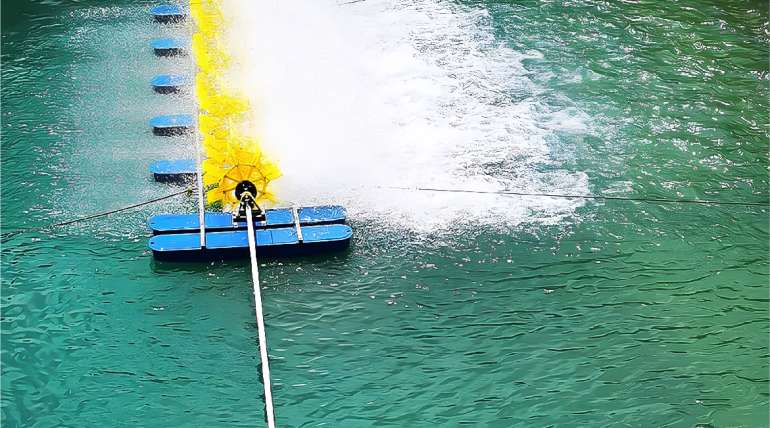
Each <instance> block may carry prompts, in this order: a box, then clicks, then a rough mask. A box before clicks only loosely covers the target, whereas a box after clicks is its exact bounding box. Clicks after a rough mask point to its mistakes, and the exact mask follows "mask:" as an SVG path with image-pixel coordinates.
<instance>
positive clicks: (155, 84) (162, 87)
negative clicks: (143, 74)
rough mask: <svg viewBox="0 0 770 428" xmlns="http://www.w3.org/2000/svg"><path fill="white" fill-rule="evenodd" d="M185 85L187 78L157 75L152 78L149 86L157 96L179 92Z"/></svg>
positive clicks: (174, 75)
mask: <svg viewBox="0 0 770 428" xmlns="http://www.w3.org/2000/svg"><path fill="white" fill-rule="evenodd" d="M186 84H187V78H186V77H184V76H178V75H176V74H159V75H157V76H155V77H153V78H152V80H151V81H150V85H152V89H153V90H154V91H155V92H157V93H159V94H172V93H175V92H179V91H180V90H181V88H182V87H183V86H185V85H186Z"/></svg>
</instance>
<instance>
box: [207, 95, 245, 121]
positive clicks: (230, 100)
mask: <svg viewBox="0 0 770 428" xmlns="http://www.w3.org/2000/svg"><path fill="white" fill-rule="evenodd" d="M198 105H199V106H200V108H201V109H202V110H205V111H207V112H208V113H209V114H210V115H212V116H218V117H233V116H238V115H241V114H243V113H245V112H246V111H248V110H249V102H248V101H246V100H245V99H243V98H237V97H232V96H229V95H214V96H208V97H200V96H199V97H198Z"/></svg>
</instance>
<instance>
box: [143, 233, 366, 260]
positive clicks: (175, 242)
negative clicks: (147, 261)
mask: <svg viewBox="0 0 770 428" xmlns="http://www.w3.org/2000/svg"><path fill="white" fill-rule="evenodd" d="M298 230H299V231H301V234H302V239H300V238H299V234H298V233H297V232H298ZM254 235H255V238H256V244H257V246H256V250H257V256H258V257H286V256H302V255H312V254H321V253H328V252H331V251H340V250H344V249H346V248H347V247H348V246H349V245H350V238H351V237H352V236H353V230H352V229H351V228H350V226H348V225H345V224H328V225H322V226H301V225H300V226H297V227H283V228H277V229H257V230H255V231H254ZM150 249H151V250H152V254H153V256H154V257H155V259H156V260H161V261H179V262H198V261H206V260H222V259H230V258H238V257H246V256H248V255H249V242H248V231H246V230H234V231H226V232H207V233H206V247H205V248H201V245H200V235H199V234H198V233H176V234H170V235H155V236H153V237H152V238H151V239H150Z"/></svg>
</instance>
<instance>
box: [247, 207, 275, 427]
mask: <svg viewBox="0 0 770 428" xmlns="http://www.w3.org/2000/svg"><path fill="white" fill-rule="evenodd" d="M246 224H247V225H248V234H249V238H248V239H249V256H250V257H251V282H252V287H253V289H254V307H255V311H256V316H257V335H258V336H259V356H260V358H261V359H262V384H263V385H264V387H265V413H267V427H268V428H275V413H273V393H272V387H271V385H270V366H269V365H268V358H267V337H266V336H265V319H264V314H263V313H262V295H261V293H260V291H259V266H258V265H257V243H256V238H255V235H254V220H253V218H252V216H251V205H248V204H247V205H246Z"/></svg>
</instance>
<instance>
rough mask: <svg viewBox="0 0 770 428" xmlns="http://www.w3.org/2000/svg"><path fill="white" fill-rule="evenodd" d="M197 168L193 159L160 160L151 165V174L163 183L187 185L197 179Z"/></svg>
mask: <svg viewBox="0 0 770 428" xmlns="http://www.w3.org/2000/svg"><path fill="white" fill-rule="evenodd" d="M196 171H197V168H196V166H195V161H194V160H192V159H175V160H159V161H155V162H153V163H152V164H150V173H151V174H152V176H153V178H155V181H157V182H161V183H185V182H190V181H192V180H193V179H194V178H195V173H196Z"/></svg>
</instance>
